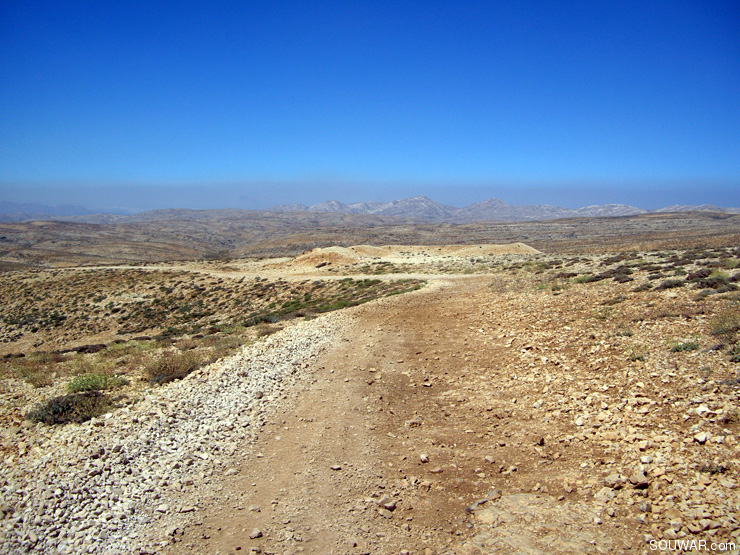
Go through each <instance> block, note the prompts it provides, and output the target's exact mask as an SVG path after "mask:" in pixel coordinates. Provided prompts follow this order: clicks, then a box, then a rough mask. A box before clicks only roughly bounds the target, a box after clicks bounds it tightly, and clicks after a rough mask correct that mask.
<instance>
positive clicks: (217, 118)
mask: <svg viewBox="0 0 740 555" xmlns="http://www.w3.org/2000/svg"><path fill="white" fill-rule="evenodd" d="M415 194H426V195H428V196H430V197H432V198H434V199H435V200H438V201H440V202H446V203H449V204H453V205H457V206H461V205H463V204H467V203H469V202H475V201H480V200H483V199H485V198H489V197H499V198H502V199H503V200H505V201H507V202H510V203H552V204H561V205H565V206H581V205H584V204H591V203H595V202H624V203H627V204H635V205H637V206H641V207H643V208H657V207H660V206H664V205H668V204H674V203H699V202H713V203H717V204H721V205H734V206H738V205H740V1H726V2H721V1H706V0H705V1H696V2H686V1H680V0H676V1H665V2H662V1H647V2H645V1H639V2H601V1H593V0H592V1H584V2H568V1H564V2H561V1H553V2H528V1H514V2H505V1H498V2H497V1H490V0H489V1H486V2H472V1H471V2H452V1H451V2H436V1H424V2H377V1H372V2H352V1H348V0H344V1H337V2H323V1H310V0H305V1H300V2H248V1H244V2H219V1H214V0H211V1H207V2H197V1H196V2H179V1H178V2H137V1H128V2H114V1H110V2H109V1H102V2H101V1H99V0H97V1H94V2H74V1H69V2H43V1H40V2H31V1H21V0H5V1H3V2H0V200H12V201H21V200H25V201H34V202H49V203H60V202H64V203H78V204H83V205H88V206H91V207H95V208H102V207H125V208H130V209H145V208H150V207H163V206H189V207H193V208H199V207H203V208H209V207H242V208H259V207H265V206H268V205H270V204H277V203H285V202H305V203H313V202H319V201H322V200H327V199H328V198H337V199H339V200H343V201H345V202H347V201H356V200H391V199H393V198H398V197H405V196H411V195H415Z"/></svg>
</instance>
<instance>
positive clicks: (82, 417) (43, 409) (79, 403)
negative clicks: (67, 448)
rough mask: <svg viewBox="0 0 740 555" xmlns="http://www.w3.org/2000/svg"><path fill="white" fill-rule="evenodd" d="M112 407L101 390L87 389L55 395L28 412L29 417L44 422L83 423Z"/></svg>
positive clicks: (34, 420)
mask: <svg viewBox="0 0 740 555" xmlns="http://www.w3.org/2000/svg"><path fill="white" fill-rule="evenodd" d="M110 408H111V403H110V400H109V399H108V397H107V396H106V395H104V394H103V393H100V392H99V391H86V392H84V393H75V394H73V395H62V396H61V397H54V398H53V399H50V400H49V401H47V402H46V403H44V404H43V405H41V406H40V407H38V408H37V409H35V410H33V411H31V412H30V413H28V416H27V418H28V419H29V420H32V421H33V422H43V423H44V424H67V423H69V422H77V423H81V422H86V421H87V420H90V419H91V418H93V417H95V416H100V415H101V414H104V413H106V412H108V410H110Z"/></svg>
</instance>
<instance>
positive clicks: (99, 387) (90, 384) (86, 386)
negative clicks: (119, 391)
mask: <svg viewBox="0 0 740 555" xmlns="http://www.w3.org/2000/svg"><path fill="white" fill-rule="evenodd" d="M127 384H128V380H126V378H123V377H121V376H108V375H107V374H83V375H82V376H75V378H74V379H73V380H72V381H71V382H70V384H69V385H68V386H67V390H68V391H69V392H70V393H79V392H80V391H103V390H105V389H115V388H116V387H120V386H122V385H127Z"/></svg>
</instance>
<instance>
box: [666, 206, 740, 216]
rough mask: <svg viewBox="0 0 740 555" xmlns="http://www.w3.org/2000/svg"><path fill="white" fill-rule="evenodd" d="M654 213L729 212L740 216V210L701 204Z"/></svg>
mask: <svg viewBox="0 0 740 555" xmlns="http://www.w3.org/2000/svg"><path fill="white" fill-rule="evenodd" d="M653 212H659V213H666V212H727V213H729V214H740V208H721V207H719V206H716V205H714V204H700V205H698V206H694V205H687V204H674V205H673V206H666V207H665V208H661V209H659V210H653Z"/></svg>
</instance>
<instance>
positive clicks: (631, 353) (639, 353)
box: [627, 347, 647, 362]
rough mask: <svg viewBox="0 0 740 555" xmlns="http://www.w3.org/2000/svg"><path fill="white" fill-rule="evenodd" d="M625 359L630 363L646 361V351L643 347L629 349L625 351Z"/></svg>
mask: <svg viewBox="0 0 740 555" xmlns="http://www.w3.org/2000/svg"><path fill="white" fill-rule="evenodd" d="M627 358H628V359H630V360H631V361H632V362H636V361H638V360H639V361H641V362H644V361H646V360H647V350H646V349H645V348H644V347H630V348H629V350H628V351H627Z"/></svg>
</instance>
